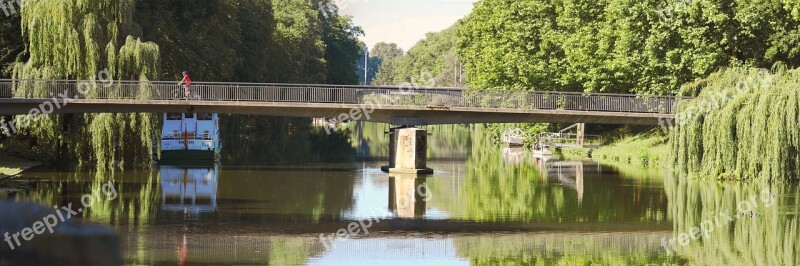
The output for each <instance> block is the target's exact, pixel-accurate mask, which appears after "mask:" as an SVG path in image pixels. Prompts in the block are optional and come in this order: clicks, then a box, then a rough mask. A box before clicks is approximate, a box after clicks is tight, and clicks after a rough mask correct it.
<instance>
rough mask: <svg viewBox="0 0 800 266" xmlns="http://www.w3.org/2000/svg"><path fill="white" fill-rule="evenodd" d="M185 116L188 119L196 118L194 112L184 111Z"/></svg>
mask: <svg viewBox="0 0 800 266" xmlns="http://www.w3.org/2000/svg"><path fill="white" fill-rule="evenodd" d="M183 117H184V118H186V119H193V118H194V114H193V113H184V114H183Z"/></svg>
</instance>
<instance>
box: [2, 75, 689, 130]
mask: <svg viewBox="0 0 800 266" xmlns="http://www.w3.org/2000/svg"><path fill="white" fill-rule="evenodd" d="M81 84H87V85H88V86H84V87H81ZM89 84H94V85H89ZM191 88H192V92H193V97H191V99H189V100H188V101H187V100H183V90H182V89H181V87H180V86H178V85H177V82H163V81H115V82H113V84H111V85H108V86H107V85H105V84H102V83H101V82H91V81H80V80H0V115H20V114H28V113H29V112H30V111H31V110H32V109H34V108H38V107H39V106H40V105H42V104H44V103H45V102H51V103H54V102H56V101H57V102H58V103H59V106H62V108H57V109H56V110H54V111H53V113H56V114H64V113H109V112H112V113H130V112H187V111H191V112H209V113H227V114H251V115H268V116H288V117H312V118H317V117H326V118H338V117H340V116H341V115H342V114H348V115H347V116H348V117H350V115H349V114H350V112H351V111H353V110H362V112H360V113H366V112H369V119H366V118H367V116H366V114H365V115H363V118H362V119H360V120H369V121H373V122H382V123H392V124H397V125H435V124H470V123H539V122H541V123H569V124H572V123H591V124H631V125H658V122H659V120H660V119H670V118H672V117H673V114H672V113H673V106H674V104H675V102H676V98H675V97H671V96H641V95H625V94H607V93H589V94H587V93H570V92H538V91H522V90H479V89H460V88H422V87H402V86H345V85H313V84H265V83H219V82H196V83H194V84H193V85H192V87H191ZM22 91H28V92H31V93H21V92H22ZM45 95H46V96H50V95H52V96H50V97H42V96H45ZM59 95H61V96H59ZM37 96H38V97H37ZM52 97H55V98H52ZM64 98H68V99H69V100H66V99H64ZM54 99H55V100H54ZM66 101H68V103H67V104H66V105H65V104H64V103H65V102H66Z"/></svg>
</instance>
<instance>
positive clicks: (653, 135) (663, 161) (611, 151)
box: [592, 129, 670, 166]
mask: <svg viewBox="0 0 800 266" xmlns="http://www.w3.org/2000/svg"><path fill="white" fill-rule="evenodd" d="M669 153H670V147H669V136H667V135H665V134H663V133H661V131H659V130H658V129H653V130H650V131H646V132H643V133H639V134H635V135H632V136H629V137H623V138H621V139H619V140H616V141H613V142H611V143H609V144H606V145H603V146H602V147H600V148H598V149H596V150H593V151H592V158H593V159H594V160H597V161H600V162H615V163H626V164H632V165H638V166H665V165H667V162H668V160H669V158H670V156H669Z"/></svg>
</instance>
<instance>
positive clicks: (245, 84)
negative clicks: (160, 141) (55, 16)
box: [0, 79, 692, 99]
mask: <svg viewBox="0 0 800 266" xmlns="http://www.w3.org/2000/svg"><path fill="white" fill-rule="evenodd" d="M4 82H12V83H14V82H52V83H66V84H78V83H82V82H89V83H91V82H95V83H102V82H103V81H101V80H94V81H92V80H62V79H52V80H50V79H0V83H4ZM113 82H114V84H117V83H119V84H142V83H146V84H154V85H173V86H179V85H178V81H147V80H142V81H139V80H114V81H113ZM191 85H192V86H203V85H222V86H228V87H236V86H239V87H242V86H243V87H264V88H273V87H297V88H336V89H364V90H369V89H389V90H401V89H405V88H411V90H414V91H420V90H422V91H425V90H429V91H455V92H471V91H476V92H507V93H514V92H519V93H533V94H553V95H574V96H587V97H588V96H614V97H630V98H667V99H692V97H687V96H672V95H655V94H623V93H604V92H571V91H536V90H511V89H473V88H456V87H421V86H418V87H413V86H412V87H409V86H401V85H336V84H313V83H308V84H305V83H251V82H207V81H194V82H192V84H191Z"/></svg>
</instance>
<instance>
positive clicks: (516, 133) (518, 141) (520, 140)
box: [502, 128, 527, 147]
mask: <svg viewBox="0 0 800 266" xmlns="http://www.w3.org/2000/svg"><path fill="white" fill-rule="evenodd" d="M526 137H527V136H526V135H525V132H522V129H519V128H514V129H512V128H506V131H504V132H503V136H502V141H503V143H505V144H506V145H507V146H509V147H518V146H522V145H523V144H525V138H526Z"/></svg>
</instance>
